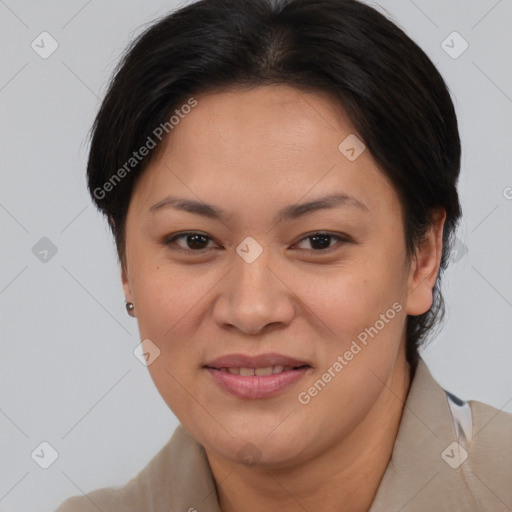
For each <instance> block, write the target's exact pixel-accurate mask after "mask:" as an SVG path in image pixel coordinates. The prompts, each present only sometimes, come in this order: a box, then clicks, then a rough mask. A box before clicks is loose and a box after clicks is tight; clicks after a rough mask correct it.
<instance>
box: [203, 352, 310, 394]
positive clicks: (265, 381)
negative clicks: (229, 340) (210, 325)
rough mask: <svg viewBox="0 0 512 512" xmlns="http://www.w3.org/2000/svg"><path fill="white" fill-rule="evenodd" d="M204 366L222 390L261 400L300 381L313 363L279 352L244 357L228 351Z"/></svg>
mask: <svg viewBox="0 0 512 512" xmlns="http://www.w3.org/2000/svg"><path fill="white" fill-rule="evenodd" d="M203 368H204V369H205V370H207V371H208V373H209V374H210V375H211V376H212V377H213V380H214V381H215V382H216V383H217V384H218V385H219V386H220V388H221V390H223V391H224V392H227V393H228V394H230V395H232V396H235V397H237V398H244V399H262V398H270V397H273V396H276V395H277V394H279V393H281V392H282V391H284V390H285V389H286V388H287V387H289V386H291V385H292V384H294V383H296V382H297V381H299V380H300V379H301V378H302V377H303V376H304V375H305V373H306V372H308V371H309V370H311V369H312V366H311V365H310V364H309V363H307V362H306V361H301V360H298V359H295V358H291V357H288V356H283V355H281V354H262V355H259V356H253V357H251V356H247V355H244V354H230V355H227V356H223V357H220V358H217V359H215V360H214V361H211V362H209V363H208V364H206V365H204V366H203Z"/></svg>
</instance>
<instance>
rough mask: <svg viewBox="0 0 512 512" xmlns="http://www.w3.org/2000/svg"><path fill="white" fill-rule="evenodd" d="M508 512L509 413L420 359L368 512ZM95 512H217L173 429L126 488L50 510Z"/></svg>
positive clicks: (211, 489)
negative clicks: (452, 388) (456, 392)
mask: <svg viewBox="0 0 512 512" xmlns="http://www.w3.org/2000/svg"><path fill="white" fill-rule="evenodd" d="M340 510H341V509H340ZM510 510H512V415H511V414H508V413H504V412H501V411H499V410H497V409H494V408H492V407H489V406H487V405H485V404H482V403H480V402H473V401H472V402H469V403H468V402H462V401H461V400H459V399H457V398H456V397H453V395H450V394H449V393H446V392H445V391H444V390H443V389H442V388H441V387H440V386H439V385H438V384H437V382H436V381H435V380H434V379H433V378H432V376H431V374H430V372H429V371H428V369H427V367H426V365H425V363H423V362H422V361H420V363H419V365H418V368H417V370H416V374H415V377H414V379H413V381H412V384H411V388H410V391H409V395H408V397H407V401H406V403H405V408H404V412H403V416H402V420H401V423H400V428H399V431H398V435H397V438H396V441H395V446H394V449H393V454H392V457H391V460H390V461H389V464H388V467H387V469H386V472H385V473H384V476H383V478H382V481H381V483H380V486H379V489H378V491H377V495H376V497H375V499H374V502H373V504H372V506H371V508H370V510H369V512H427V511H428V512H444V511H446V512H458V511H460V512H476V511H481V512H506V511H510ZM98 511H101V512H121V511H122V512H195V511H197V512H220V509H219V505H218V498H217V492H216V486H215V482H214V480H213V476H212V473H211V470H210V467H209V464H208V460H207V458H206V455H205V451H204V449H203V447H202V446H201V445H200V444H199V443H197V441H195V440H194V439H193V438H192V437H191V436H190V435H189V434H188V433H187V431H186V430H185V429H184V428H183V427H182V426H181V425H180V426H178V428H177V429H176V430H175V432H174V434H173V436H172V437H171V439H170V440H169V442H168V443H167V444H166V445H165V446H164V447H163V448H162V450H161V451H160V452H158V453H157V454H156V455H155V457H154V458H153V459H152V460H151V461H150V462H149V464H148V465H147V466H146V467H145V468H144V469H143V470H142V471H141V472H140V473H139V474H138V475H137V476H136V477H135V478H133V479H132V480H130V482H128V484H127V485H126V486H124V487H122V488H119V489H113V488H106V489H100V490H96V491H94V492H91V493H89V494H88V495H87V496H80V497H74V498H70V499H68V500H67V501H65V502H64V503H63V504H62V505H61V506H60V507H59V508H58V509H57V511H56V512H98ZM311 512H314V511H311Z"/></svg>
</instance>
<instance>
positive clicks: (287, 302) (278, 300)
mask: <svg viewBox="0 0 512 512" xmlns="http://www.w3.org/2000/svg"><path fill="white" fill-rule="evenodd" d="M271 260H272V258H271V257H270V254H269V252H268V251H263V253H262V254H261V255H260V256H259V257H258V258H257V259H256V260H255V261H253V262H252V263H247V262H246V261H244V260H243V259H242V258H240V257H239V256H238V255H234V261H233V267H232V271H231V272H229V273H228V275H227V276H226V279H223V280H222V281H221V283H222V284H221V291H220V295H219V297H218V299H217V301H216V303H215V306H214V310H213V315H214V319H215V322H216V324H217V325H218V326H219V327H221V328H224V329H225V328H231V329H236V330H238V331H240V332H243V333H245V334H261V333H263V332H266V331H267V330H269V329H271V328H278V327H281V328H282V327H284V326H286V325H288V324H289V323H290V322H291V321H292V319H293V316H294V314H295V310H296V308H295V301H294V298H293V292H292V291H291V290H290V289H289V288H288V286H287V285H286V281H285V280H284V279H283V277H284V276H280V275H279V271H278V270H277V269H276V265H272V261H271Z"/></svg>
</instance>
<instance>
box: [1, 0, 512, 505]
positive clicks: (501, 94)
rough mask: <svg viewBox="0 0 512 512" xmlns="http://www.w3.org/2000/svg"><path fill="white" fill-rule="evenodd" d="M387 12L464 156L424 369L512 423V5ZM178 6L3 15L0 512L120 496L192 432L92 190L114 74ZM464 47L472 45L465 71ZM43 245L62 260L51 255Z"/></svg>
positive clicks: (31, 1)
mask: <svg viewBox="0 0 512 512" xmlns="http://www.w3.org/2000/svg"><path fill="white" fill-rule="evenodd" d="M379 4H380V7H379V9H385V10H386V11H387V12H388V13H389V14H390V15H391V16H392V17H393V19H394V20H395V21H396V22H397V23H398V24H399V25H400V26H401V27H402V28H403V29H404V30H405V31H406V32H407V33H408V34H409V35H410V36H411V37H412V38H413V39H414V40H415V41H417V42H418V43H419V44H420V46H422V48H423V49H424V50H425V51H426V52H427V54H428V55H429V56H430V57H431V59H432V60H433V62H434V63H436V65H437V66H438V68H439V69H440V71H441V73H442V74H443V76H444V77H445V79H446V80H447V83H448V85H449V87H450V89H451V91H452V93H453V96H454V101H455V103H456V108H457V112H458V116H459V120H460V130H461V136H462V140H463V146H464V149H463V168H462V177H461V180H460V187H459V190H460V194H461V200H462V206H463V209H464V221H463V223H462V225H461V229H460V231H459V234H458V238H459V243H458V249H457V251H456V252H455V253H454V254H453V258H452V265H451V267H450V269H449V271H448V273H447V274H446V276H445V277H446V279H445V283H444V293H445V297H446V300H447V302H448V316H447V320H446V323H445V326H444V328H443V330H442V332H441V333H440V334H439V335H438V336H437V338H436V339H435V340H434V341H433V342H432V343H431V344H430V345H429V346H428V348H426V349H425V350H424V352H423V357H424V359H425V360H426V362H427V364H428V365H429V367H430V369H431V371H432V373H433V375H434V376H435V377H436V379H437V380H438V382H439V383H440V384H441V385H442V386H444V387H445V388H447V389H449V390H451V391H452V392H454V393H455V394H458V395H459V396H461V397H462V398H472V399H476V400H480V401H483V402H487V403H489V404H491V405H493V406H495V407H497V408H500V409H502V408H503V409H505V410H508V411H512V401H511V400H512V372H511V363H512V347H511V343H510V342H511V332H512V275H511V266H510V262H511V261H512V236H511V235H512V231H511V228H512V188H508V187H512V171H511V162H512V149H511V148H512V144H511V135H512V127H511V123H510V119H511V116H512V71H511V65H510V55H511V54H512V36H511V30H510V28H511V26H512V2H511V1H510V0H500V1H496V0H478V1H476V0H471V1H468V0H452V1H449V2H447V1H441V0H435V1H432V0H431V1H427V0H415V1H412V0H393V1H391V0H389V1H381V2H379ZM177 5H178V3H177V2H174V1H164V0H144V1H139V2H136V1H133V0H132V1H121V0H108V1H107V2H105V1H99V0H90V1H88V2H86V1H84V0H72V1H70V0H68V1H66V2H64V1H63V0H61V1H58V0H48V1H44V2H43V1H35V0H0V29H1V32H0V34H1V35H0V37H1V39H2V45H1V46H0V52H1V63H2V65H1V67H0V108H1V115H2V123H1V127H0V130H1V132H0V140H1V148H2V150H1V170H0V227H1V228H0V229H1V235H2V240H4V242H3V243H2V244H1V249H0V315H1V322H0V329H1V331H0V336H1V344H0V375H1V384H0V454H1V455H0V460H1V462H0V511H4V512H5V511H22V510H23V511H26V510H30V511H32V512H39V511H41V512H42V511H51V510H53V509H54V508H56V506H57V505H58V504H59V503H60V502H61V501H62V500H63V499H64V498H66V497H68V496H71V495H76V494H80V493H81V492H89V491H91V490H93V489H96V488H98V487H104V486H107V485H122V484H124V483H125V482H126V481H127V480H128V479H129V478H131V477H133V476H134V475H135V474H136V473H137V472H138V471H139V470H140V469H142V468H143V467H144V465H145V464H146V463H147V462H148V461H149V460H150V458H151V457H152V456H153V455H154V454H155V453H156V452H157V451H158V450H159V449H160V448H161V447H162V446H163V445H164V443H165V442H166V441H167V440H168V438H169V436H170V435H171V433H172V431H173V430H174V428H175V426H176V425H177V421H176V419H175V417H174V416H173V414H172V413H171V412H170V411H169V410H168V408H167V406H166V405H165V403H164V402H163V400H162V399H161V398H160V395H159V394H158V392H157V390H156V388H155V387H154V385H153V383H152V381H151V379H150V377H149V374H148V371H147V368H146V367H144V366H143V365H142V364H141V363H140V362H139V361H138V360H137V359H136V358H135V357H134V355H133V350H134V348H135V346H136V345H137V343H138V342H139V339H138V331H137V328H136V322H135V320H134V319H132V318H130V317H128V316H127V315H126V313H125V311H124V301H123V299H124V297H123V294H122V288H121V285H120V280H119V270H118V267H117V263H116V259H115V252H114V247H113V243H112V241H111V238H110V235H109V233H108V230H107V228H106V224H105V222H104V221H103V219H102V218H101V217H100V215H99V214H98V213H96V211H95V209H94V208H93V206H92V205H91V203H90V199H89V198H88V196H87V193H86V186H85V176H84V169H85V163H86V155H87V140H86V135H87V132H88V130H89V128H90V126H91V123H92V121H93V119H94V115H95V113H96V111H97V108H98V106H99V102H100V98H102V95H103V94H104V92H105V88H106V84H107V80H108V78H109V76H110V74H111V72H112V69H113V66H114V65H115V63H116V62H117V60H118V58H119V56H120V54H121V52H122V50H123V49H124V48H125V46H126V44H127V43H128V42H129V41H130V40H131V39H132V38H133V37H134V36H135V35H136V34H138V33H140V31H141V30H142V29H143V28H144V27H145V26H146V25H147V23H149V22H150V21H151V20H153V19H154V18H155V17H157V16H160V15H162V14H164V13H166V12H168V11H170V10H172V9H173V8H174V7H175V6H177ZM43 31H47V32H49V33H50V34H51V36H52V37H53V38H54V39H55V40H56V41H57V43H58V45H59V46H58V49H57V50H56V51H55V52H54V53H53V54H52V55H51V56H49V57H48V58H47V59H43V58H41V57H40V56H39V54H38V53H36V51H34V50H33V49H32V47H31V43H32V41H33V40H36V43H37V42H38V41H39V45H40V46H42V44H41V43H40V38H38V36H39V34H40V33H41V32H43ZM454 31H457V32H458V33H460V34H461V36H462V37H463V38H464V39H465V40H466V41H467V42H468V43H469V48H468V49H467V50H466V51H465V52H464V53H462V55H460V56H458V58H453V56H455V55H456V54H458V53H459V52H460V50H461V49H463V46H462V45H463V41H462V40H460V39H458V38H457V36H450V37H448V36H449V35H450V34H452V32H454ZM447 37H448V39H447ZM445 40H446V42H445V43H444V44H443V41H445ZM443 46H444V48H443ZM45 48H46V50H48V49H49V48H50V44H49V40H46V42H45ZM445 50H447V51H448V52H451V54H452V56H450V55H449V54H448V53H447V51H445ZM43 237H47V238H48V239H49V240H51V242H52V244H54V246H55V247H56V249H57V252H56V254H53V253H52V250H51V247H50V249H49V252H48V253H47V254H46V253H44V250H45V248H46V249H48V248H49V246H48V241H44V240H43V241H42V242H41V241H40V240H41V239H42V238H43ZM36 244H39V245H36ZM34 246H35V249H33V248H34ZM41 251H43V252H41ZM45 257H46V260H44V258H45ZM41 259H43V261H41ZM43 441H47V442H48V443H50V445H51V446H52V447H53V448H54V449H55V450H56V451H57V453H58V458H57V460H56V461H55V462H54V463H53V464H52V465H51V466H50V467H49V468H48V469H42V468H41V467H40V466H39V465H38V464H37V463H36V460H38V458H37V456H34V458H32V456H31V454H32V453H33V451H34V450H36V448H38V447H39V445H40V443H41V442H43ZM40 450H41V449H40V448H39V452H37V450H36V454H37V453H45V455H44V456H45V457H48V456H49V455H48V454H49V451H48V449H46V451H44V450H43V452H41V451H40ZM43 458H44V457H43V456H41V457H40V458H39V461H42V459H43ZM40 463H43V462H40Z"/></svg>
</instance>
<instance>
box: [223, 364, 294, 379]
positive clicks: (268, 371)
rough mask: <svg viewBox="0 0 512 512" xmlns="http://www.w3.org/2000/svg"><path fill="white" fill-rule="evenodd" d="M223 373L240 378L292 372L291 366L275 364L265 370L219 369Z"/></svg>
mask: <svg viewBox="0 0 512 512" xmlns="http://www.w3.org/2000/svg"><path fill="white" fill-rule="evenodd" d="M219 369H220V370H221V371H223V372H227V373H232V374H233V375H241V376H242V377H253V376H254V375H259V376H262V375H272V374H276V373H282V372H289V371H292V370H293V366H283V365H280V364H276V365H274V366H266V367H265V368H219Z"/></svg>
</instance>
